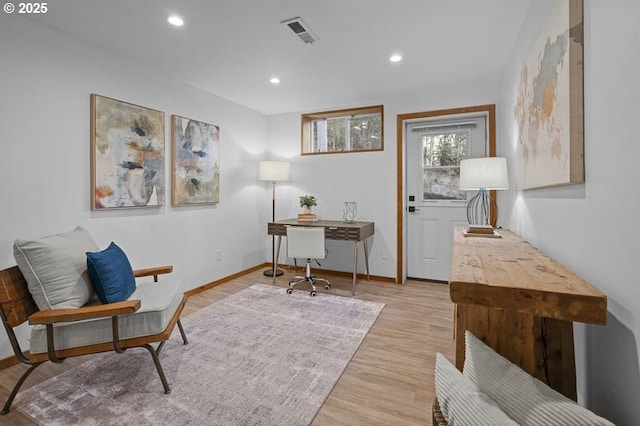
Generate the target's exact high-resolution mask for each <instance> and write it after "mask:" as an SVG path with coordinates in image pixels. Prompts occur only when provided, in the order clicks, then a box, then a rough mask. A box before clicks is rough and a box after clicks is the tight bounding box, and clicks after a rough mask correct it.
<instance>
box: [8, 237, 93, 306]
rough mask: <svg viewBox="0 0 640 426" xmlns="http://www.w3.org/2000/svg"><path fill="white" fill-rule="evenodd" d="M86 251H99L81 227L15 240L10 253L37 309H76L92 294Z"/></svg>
mask: <svg viewBox="0 0 640 426" xmlns="http://www.w3.org/2000/svg"><path fill="white" fill-rule="evenodd" d="M88 251H92V252H94V251H98V246H97V245H96V243H95V242H94V241H93V238H91V235H90V234H89V232H87V231H86V230H85V229H84V228H82V227H77V228H76V229H74V230H73V231H69V232H64V233H62V234H57V235H50V236H47V237H42V238H36V239H30V240H28V239H18V240H16V241H15V243H14V245H13V255H14V257H15V259H16V263H17V264H18V268H20V271H21V272H22V275H24V278H25V280H26V281H27V284H28V287H29V292H30V293H31V296H32V297H33V300H34V301H35V302H36V305H38V308H39V309H40V310H43V311H44V310H49V309H57V308H79V307H81V306H83V305H84V304H85V303H87V301H89V299H90V298H91V297H93V289H92V288H91V282H90V281H89V276H88V274H87V260H86V255H85V253H86V252H88Z"/></svg>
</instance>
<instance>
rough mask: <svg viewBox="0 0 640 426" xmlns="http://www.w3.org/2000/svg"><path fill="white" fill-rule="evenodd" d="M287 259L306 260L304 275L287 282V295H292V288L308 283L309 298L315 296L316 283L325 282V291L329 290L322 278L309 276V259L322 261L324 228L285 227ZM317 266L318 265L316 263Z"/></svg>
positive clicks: (328, 285) (323, 255)
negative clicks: (309, 287) (309, 288)
mask: <svg viewBox="0 0 640 426" xmlns="http://www.w3.org/2000/svg"><path fill="white" fill-rule="evenodd" d="M287 257H289V258H291V259H307V263H306V269H305V274H304V277H303V276H297V277H294V278H293V279H292V280H291V281H289V288H288V289H287V294H291V293H293V286H295V285H296V284H299V283H303V282H308V283H309V284H311V288H312V290H311V293H310V294H311V296H315V295H316V282H317V281H323V282H325V283H326V284H325V286H324V288H325V290H329V288H331V283H330V282H329V281H328V280H326V279H324V278H316V277H314V276H312V275H311V259H324V258H325V257H326V254H325V248H324V227H317V228H314V227H302V226H288V227H287ZM318 264H319V263H318Z"/></svg>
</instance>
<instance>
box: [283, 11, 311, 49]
mask: <svg viewBox="0 0 640 426" xmlns="http://www.w3.org/2000/svg"><path fill="white" fill-rule="evenodd" d="M281 24H285V25H286V26H287V27H289V28H290V29H291V31H293V32H294V34H295V35H297V36H298V37H299V38H300V40H302V41H304V42H305V43H307V44H313V42H315V41H317V40H318V37H316V36H315V35H314V34H313V33H312V32H311V30H310V29H309V26H308V25H307V24H305V23H304V21H303V20H302V18H300V17H296V18H291V19H287V20H285V21H282V22H281Z"/></svg>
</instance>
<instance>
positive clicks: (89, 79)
mask: <svg viewBox="0 0 640 426" xmlns="http://www.w3.org/2000/svg"><path fill="white" fill-rule="evenodd" d="M172 53H176V52H167V54H172ZM176 60H178V58H177V57H176ZM0 61H1V63H2V64H1V66H0V73H1V74H0V144H1V145H0V146H1V152H2V153H1V156H0V198H1V199H2V208H1V210H0V223H1V226H0V268H2V269H4V268H6V267H9V266H12V265H14V264H15V262H14V259H13V252H12V245H13V241H14V239H16V238H29V237H39V236H44V235H49V234H53V233H58V232H63V231H67V230H71V229H73V228H74V227H75V226H76V225H82V226H84V227H86V228H87V229H88V230H89V231H90V232H91V233H92V235H93V236H94V239H95V240H96V242H97V243H98V245H99V246H100V247H106V246H107V245H108V243H109V242H110V241H115V242H116V243H117V244H118V245H120V246H121V247H122V248H123V249H124V250H125V251H126V253H127V255H128V256H129V258H130V260H131V263H132V265H133V266H134V268H135V267H147V266H154V265H164V264H173V265H174V273H173V276H172V278H175V279H180V280H182V281H183V283H184V286H185V289H190V288H194V287H197V286H200V285H203V284H206V283H209V282H211V281H214V280H216V279H218V278H221V277H224V276H228V275H230V274H233V273H236V272H239V271H241V270H244V269H247V268H250V267H253V266H255V265H257V264H260V263H263V262H264V261H265V260H266V255H265V253H266V251H267V246H266V238H265V235H266V225H265V221H266V219H267V218H268V217H269V216H270V203H269V194H268V192H269V188H267V187H266V186H265V185H263V183H262V182H258V181H257V169H258V167H257V164H258V160H260V159H263V158H264V156H265V150H266V143H267V138H266V133H267V129H268V127H267V119H266V116H264V115H262V114H260V113H257V112H255V111H253V110H250V109H247V108H245V107H242V106H239V105H237V104H234V103H232V102H229V101H227V100H225V99H222V98H219V97H217V96H213V95H210V94H207V93H205V92H203V91H200V90H198V89H196V88H193V87H190V86H186V85H183V84H180V83H177V82H175V81H172V80H171V79H170V78H169V77H168V76H165V75H162V73H161V72H159V71H158V70H154V69H149V68H147V67H145V66H144V64H136V63H133V62H130V61H126V60H123V59H120V58H116V57H114V56H112V55H110V54H109V53H108V52H105V51H102V50H99V49H97V48H95V47H92V46H89V45H87V44H84V43H81V42H78V41H75V40H73V39H70V38H68V37H66V36H64V35H62V34H60V33H56V32H53V31H51V30H49V29H48V28H46V27H44V26H41V25H40V24H37V23H35V22H32V21H30V20H27V19H23V18H21V17H17V16H13V15H11V16H10V15H6V14H1V15H0ZM185 65H186V66H188V64H185ZM93 92H95V93H99V94H102V95H105V96H109V97H113V98H116V99H119V100H123V101H127V102H131V103H135V104H138V105H143V106H147V107H150V108H154V109H158V110H161V111H165V113H166V115H165V120H166V151H165V152H166V159H167V161H166V171H167V173H166V175H167V177H166V182H165V183H166V187H167V194H169V191H170V182H171V180H170V170H171V167H170V164H171V163H170V158H171V155H170V153H171V150H170V147H171V139H170V116H171V114H179V115H182V116H185V117H189V118H193V119H197V120H201V121H205V122H208V123H212V124H216V125H219V126H220V128H221V152H220V157H221V184H220V185H221V193H220V203H219V204H217V205H212V206H199V207H183V208H173V207H171V206H170V205H166V206H164V207H162V208H156V209H154V208H145V209H126V210H115V211H101V212H92V211H91V210H90V188H89V179H90V167H89V158H90V156H89V145H90V135H89V123H90V120H89V105H90V102H89V96H90V94H91V93H93ZM167 204H170V196H169V195H168V196H167ZM217 250H222V260H221V261H216V251H217ZM2 334H4V333H2ZM9 355H10V347H9V344H8V342H7V340H6V338H5V337H4V335H3V336H2V337H0V358H5V357H7V356H9Z"/></svg>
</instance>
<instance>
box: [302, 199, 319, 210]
mask: <svg viewBox="0 0 640 426" xmlns="http://www.w3.org/2000/svg"><path fill="white" fill-rule="evenodd" d="M317 205H318V201H317V200H316V197H314V196H313V195H303V196H301V197H300V207H302V208H304V210H305V212H306V213H311V207H313V206H317Z"/></svg>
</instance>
